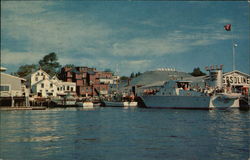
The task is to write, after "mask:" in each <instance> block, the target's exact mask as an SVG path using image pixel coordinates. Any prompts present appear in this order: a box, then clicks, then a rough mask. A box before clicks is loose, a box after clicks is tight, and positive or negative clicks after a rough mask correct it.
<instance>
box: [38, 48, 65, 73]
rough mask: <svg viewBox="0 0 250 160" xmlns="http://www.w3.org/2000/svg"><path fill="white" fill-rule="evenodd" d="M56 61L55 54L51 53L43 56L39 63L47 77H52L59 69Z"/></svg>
mask: <svg viewBox="0 0 250 160" xmlns="http://www.w3.org/2000/svg"><path fill="white" fill-rule="evenodd" d="M57 60H58V59H57V55H56V53H54V52H52V53H50V54H48V55H46V56H44V57H43V59H42V60H40V61H39V65H40V67H41V68H42V69H43V70H44V71H45V72H47V73H48V74H49V75H54V74H55V73H56V72H57V71H58V69H59V68H60V67H61V65H60V64H59V62H57Z"/></svg>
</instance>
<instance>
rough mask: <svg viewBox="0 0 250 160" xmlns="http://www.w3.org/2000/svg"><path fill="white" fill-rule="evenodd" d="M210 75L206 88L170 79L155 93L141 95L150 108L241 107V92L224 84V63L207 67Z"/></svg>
mask: <svg viewBox="0 0 250 160" xmlns="http://www.w3.org/2000/svg"><path fill="white" fill-rule="evenodd" d="M206 70H207V71H209V77H208V78H207V79H206V82H204V83H206V87H205V88H202V89H201V88H198V89H197V88H191V87H190V86H191V85H190V84H191V83H192V81H183V80H170V81H168V82H165V83H164V85H163V86H162V87H161V88H160V89H159V90H158V91H157V92H156V93H153V94H144V95H142V96H141V98H142V100H143V102H144V104H145V106H146V107H148V108H166V109H228V108H239V99H240V96H241V95H240V94H238V93H232V92H231V88H230V86H223V84H222V65H221V66H220V67H217V66H216V67H214V66H211V67H207V68H206Z"/></svg>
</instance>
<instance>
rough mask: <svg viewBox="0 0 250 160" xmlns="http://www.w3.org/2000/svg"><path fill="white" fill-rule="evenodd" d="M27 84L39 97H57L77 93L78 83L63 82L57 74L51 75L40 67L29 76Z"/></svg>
mask: <svg viewBox="0 0 250 160" xmlns="http://www.w3.org/2000/svg"><path fill="white" fill-rule="evenodd" d="M27 79H28V81H27V82H28V83H27V86H29V88H30V89H31V93H33V95H36V96H39V97H45V98H47V97H57V96H65V95H67V94H68V93H71V94H75V92H76V84H75V83H73V82H63V81H61V80H59V79H58V78H57V77H56V76H53V77H52V78H50V76H49V75H48V74H47V73H46V72H45V71H43V70H42V69H39V70H38V71H36V72H34V73H32V74H31V75H29V76H28V77H27Z"/></svg>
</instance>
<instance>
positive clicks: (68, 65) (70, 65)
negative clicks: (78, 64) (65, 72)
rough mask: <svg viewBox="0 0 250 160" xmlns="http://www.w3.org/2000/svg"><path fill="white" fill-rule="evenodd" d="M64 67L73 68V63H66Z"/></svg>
mask: <svg viewBox="0 0 250 160" xmlns="http://www.w3.org/2000/svg"><path fill="white" fill-rule="evenodd" d="M64 67H67V68H74V67H75V65H74V64H66V65H65V66H64Z"/></svg>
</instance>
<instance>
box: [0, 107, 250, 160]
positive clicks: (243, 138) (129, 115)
mask: <svg viewBox="0 0 250 160" xmlns="http://www.w3.org/2000/svg"><path fill="white" fill-rule="evenodd" d="M249 115H250V114H249V112H248V111H240V110H237V109H235V110H224V111H223V110H211V111H204V110H168V109H145V108H97V109H94V110H84V109H79V108H67V109H59V108H57V109H47V110H39V111H38V110H26V111H0V116H1V117H0V120H1V121H0V159H1V160H11V159H23V160H24V159H25V160H28V159H34V160H36V159H60V160H62V159H90V160H118V159H119V160H141V159H143V160H163V159H170V160H175V159H176V160H200V159H202V160H211V159H213V160H229V159H233V160H245V159H248V158H249V144H250V143H249V142H250V140H249V132H250V131H249Z"/></svg>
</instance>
